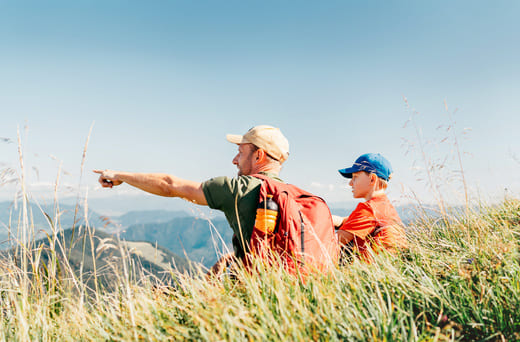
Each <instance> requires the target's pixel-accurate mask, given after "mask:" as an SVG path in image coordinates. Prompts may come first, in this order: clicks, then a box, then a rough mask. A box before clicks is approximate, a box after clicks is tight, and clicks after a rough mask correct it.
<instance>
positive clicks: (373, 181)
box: [370, 173, 377, 184]
mask: <svg viewBox="0 0 520 342" xmlns="http://www.w3.org/2000/svg"><path fill="white" fill-rule="evenodd" d="M376 183H377V175H376V174H375V173H371V174H370V184H376Z"/></svg>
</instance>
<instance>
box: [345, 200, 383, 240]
mask: <svg viewBox="0 0 520 342" xmlns="http://www.w3.org/2000/svg"><path fill="white" fill-rule="evenodd" d="M376 225H377V223H376V218H375V216H374V211H373V210H372V208H371V207H370V206H369V205H368V204H366V203H359V204H358V205H357V207H356V209H354V211H353V212H352V214H350V216H349V217H347V219H346V220H345V221H343V224H342V225H341V227H340V228H339V229H341V230H345V231H348V232H350V233H352V234H354V235H355V236H357V237H359V238H361V239H365V238H366V237H367V235H369V234H371V233H372V232H373V231H374V229H375V228H376Z"/></svg>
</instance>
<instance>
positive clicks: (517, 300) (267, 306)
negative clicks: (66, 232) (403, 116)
mask: <svg viewBox="0 0 520 342" xmlns="http://www.w3.org/2000/svg"><path fill="white" fill-rule="evenodd" d="M519 212H520V201H518V200H513V199H509V200H506V201H505V202H503V203H502V204H500V205H497V206H493V207H482V208H479V209H478V211H472V212H470V213H469V214H466V212H459V213H453V214H450V216H449V217H448V218H446V219H439V218H438V217H423V218H422V219H421V220H418V221H417V222H415V223H414V224H413V225H412V227H411V229H410V246H409V249H408V250H406V251H403V252H402V253H400V254H397V255H389V254H378V255H376V256H375V262H374V263H372V264H365V263H363V262H360V261H358V260H356V261H354V262H353V263H352V264H351V265H349V266H348V267H343V268H338V269H336V270H335V271H334V272H332V273H331V274H328V275H323V274H314V275H311V276H309V277H308V278H307V279H306V280H305V282H301V281H300V280H299V279H298V277H295V276H291V275H288V274H286V273H285V272H284V271H283V270H282V269H281V268H277V267H275V268H269V269H265V268H264V267H263V266H262V265H257V266H258V267H257V271H255V272H253V273H252V274H250V273H248V272H245V271H244V270H243V269H238V270H237V271H236V272H237V273H238V274H237V278H238V279H235V277H228V276H224V277H220V278H209V279H208V278H206V277H205V276H203V275H201V274H199V276H188V275H178V278H177V282H176V284H175V286H167V285H168V284H159V285H158V286H157V280H156V279H154V278H152V277H150V276H146V275H144V274H143V273H139V272H138V271H137V270H138V267H136V265H135V264H132V263H131V262H130V261H129V260H130V259H129V258H126V261H125V263H124V265H125V266H124V267H123V268H122V269H117V270H116V269H114V270H113V272H114V274H115V275H116V276H115V277H114V278H113V283H112V284H111V285H112V286H111V288H112V290H110V291H109V290H108V289H107V287H105V286H97V287H94V288H92V287H88V286H87V285H86V284H84V283H82V282H80V281H79V279H81V278H82V275H81V274H79V275H78V274H77V271H75V270H73V268H72V267H71V266H70V265H68V264H67V263H66V261H65V258H64V256H66V255H67V252H66V251H60V249H59V248H58V247H57V246H58V244H56V245H55V247H54V248H55V250H54V251H51V255H53V256H54V257H53V258H51V259H50V260H49V261H48V262H47V264H44V263H42V261H41V260H40V259H39V258H38V257H39V255H41V250H39V248H40V247H39V246H33V247H32V250H31V251H30V253H27V255H26V257H27V260H28V263H29V266H28V268H27V269H24V268H23V265H22V264H20V263H17V262H15V261H14V260H13V259H9V258H3V260H2V261H1V262H0V298H1V308H2V310H1V313H0V338H1V339H2V340H20V341H26V340H42V341H47V340H78V339H80V340H119V341H128V340H209V341H213V340H244V339H246V340H273V341H277V340H299V341H303V340H305V341H307V340H331V341H334V340H353V341H358V340H378V341H401V340H407V341H430V340H432V341H433V340H439V341H443V340H493V341H500V340H515V339H520V335H519V333H518V331H520V326H519V325H520V310H519V308H520V265H519V260H520V251H519V243H518V241H519V240H518V238H519V235H520V217H519ZM446 222H448V223H446ZM87 231H88V230H87ZM86 252H88V253H91V251H88V250H86ZM24 253H25V252H24ZM92 253H94V254H95V253H96V251H93V252H92ZM126 253H127V252H126V251H122V253H121V255H122V256H123V258H125V256H126V255H127V254H126ZM53 267H54V270H55V271H52V272H51V269H53ZM172 272H174V271H172ZM24 282H25V284H26V287H25V288H24V287H23V284H24ZM85 294H90V295H85Z"/></svg>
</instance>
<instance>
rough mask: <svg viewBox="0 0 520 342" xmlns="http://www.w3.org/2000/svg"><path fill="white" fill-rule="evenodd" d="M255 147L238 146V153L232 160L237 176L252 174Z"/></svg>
mask: <svg viewBox="0 0 520 342" xmlns="http://www.w3.org/2000/svg"><path fill="white" fill-rule="evenodd" d="M255 150H256V149H255V147H254V145H253V144H240V145H238V153H237V155H236V156H235V158H233V164H235V165H236V166H237V168H238V175H239V176H247V175H250V174H252V171H253V166H254V161H255V159H254V152H255Z"/></svg>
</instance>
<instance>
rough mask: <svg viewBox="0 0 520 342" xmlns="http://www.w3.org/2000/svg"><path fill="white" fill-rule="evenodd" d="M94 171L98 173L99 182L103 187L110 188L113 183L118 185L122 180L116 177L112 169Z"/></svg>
mask: <svg viewBox="0 0 520 342" xmlns="http://www.w3.org/2000/svg"><path fill="white" fill-rule="evenodd" d="M94 173H99V174H100V176H99V183H100V184H101V185H102V186H103V187H104V188H111V187H113V186H115V185H120V184H122V183H123V181H121V180H119V179H118V178H117V175H116V173H115V172H114V171H111V170H94Z"/></svg>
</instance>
